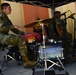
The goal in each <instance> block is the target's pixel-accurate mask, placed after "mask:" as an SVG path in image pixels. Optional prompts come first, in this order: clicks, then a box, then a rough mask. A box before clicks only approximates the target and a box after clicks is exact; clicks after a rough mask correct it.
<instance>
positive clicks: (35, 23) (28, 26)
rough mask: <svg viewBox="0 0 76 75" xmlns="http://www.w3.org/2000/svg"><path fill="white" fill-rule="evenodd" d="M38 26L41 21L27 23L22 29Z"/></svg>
mask: <svg viewBox="0 0 76 75" xmlns="http://www.w3.org/2000/svg"><path fill="white" fill-rule="evenodd" d="M40 24H41V21H37V22H32V23H29V24H27V25H25V26H24V27H25V28H30V27H37V26H40Z"/></svg>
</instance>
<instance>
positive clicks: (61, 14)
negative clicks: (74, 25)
mask: <svg viewBox="0 0 76 75" xmlns="http://www.w3.org/2000/svg"><path fill="white" fill-rule="evenodd" d="M69 11H70V10H68V11H66V12H64V13H62V14H61V16H62V15H65V14H66V13H67V12H69Z"/></svg>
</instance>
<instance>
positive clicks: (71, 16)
mask: <svg viewBox="0 0 76 75" xmlns="http://www.w3.org/2000/svg"><path fill="white" fill-rule="evenodd" d="M75 14H76V13H73V14H71V15H70V16H68V17H67V18H72V19H75V18H74V17H73V16H74V15H75Z"/></svg>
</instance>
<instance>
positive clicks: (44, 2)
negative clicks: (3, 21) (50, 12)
mask: <svg viewBox="0 0 76 75" xmlns="http://www.w3.org/2000/svg"><path fill="white" fill-rule="evenodd" d="M6 1H15V2H20V3H23V4H32V5H37V6H42V7H47V8H52V9H54V8H56V7H59V6H62V5H65V4H68V3H71V2H75V1H76V0H6Z"/></svg>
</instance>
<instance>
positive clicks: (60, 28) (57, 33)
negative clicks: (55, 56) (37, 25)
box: [48, 11, 72, 60]
mask: <svg viewBox="0 0 76 75" xmlns="http://www.w3.org/2000/svg"><path fill="white" fill-rule="evenodd" d="M60 16H61V12H60V11H55V12H54V17H53V18H52V19H51V21H50V23H49V24H48V38H49V39H54V40H56V41H58V40H61V41H62V47H63V48H64V50H63V54H64V58H65V60H67V54H68V53H69V51H70V44H71V41H72V34H70V33H68V32H67V30H66V23H65V22H64V21H62V20H61V19H60Z"/></svg>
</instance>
